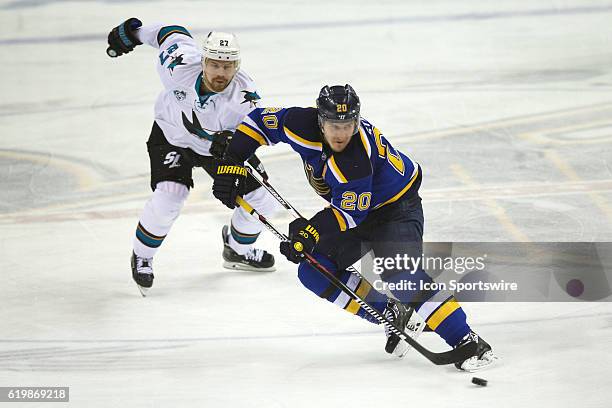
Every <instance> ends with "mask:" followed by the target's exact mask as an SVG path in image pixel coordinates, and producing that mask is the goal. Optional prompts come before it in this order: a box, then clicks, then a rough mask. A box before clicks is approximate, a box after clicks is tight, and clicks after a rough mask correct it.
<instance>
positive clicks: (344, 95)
mask: <svg viewBox="0 0 612 408" xmlns="http://www.w3.org/2000/svg"><path fill="white" fill-rule="evenodd" d="M360 107H361V104H360V103H359V97H358V96H357V93H356V92H355V90H354V89H353V87H352V86H350V85H348V84H346V85H344V86H341V85H334V86H328V85H325V86H324V87H323V88H321V91H320V92H319V97H318V98H317V112H318V116H319V126H321V127H323V121H332V122H348V121H354V122H355V130H357V126H358V124H359V109H360Z"/></svg>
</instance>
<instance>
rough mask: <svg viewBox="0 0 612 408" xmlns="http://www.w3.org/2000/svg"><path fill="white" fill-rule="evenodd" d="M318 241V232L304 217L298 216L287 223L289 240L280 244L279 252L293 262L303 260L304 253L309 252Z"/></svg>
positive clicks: (297, 262)
mask: <svg viewBox="0 0 612 408" xmlns="http://www.w3.org/2000/svg"><path fill="white" fill-rule="evenodd" d="M317 242H319V232H318V231H317V230H316V228H315V227H313V226H312V225H311V224H310V222H309V221H308V220H307V219H305V218H298V219H296V220H293V221H292V222H291V224H289V241H283V242H281V244H280V252H281V254H283V255H285V256H286V257H287V259H288V260H289V261H291V262H293V263H296V264H299V263H300V262H302V261H303V260H304V253H306V252H307V253H311V252H312V250H313V249H314V247H315V245H316V244H317Z"/></svg>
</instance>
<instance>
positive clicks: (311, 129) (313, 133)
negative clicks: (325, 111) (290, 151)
mask: <svg viewBox="0 0 612 408" xmlns="http://www.w3.org/2000/svg"><path fill="white" fill-rule="evenodd" d="M283 127H284V130H285V133H286V134H287V137H289V139H293V138H294V137H297V138H298V140H300V141H302V142H306V143H307V144H309V145H310V144H312V146H313V147H318V150H321V147H322V136H321V131H320V130H319V123H318V121H317V110H316V109H315V108H298V107H294V108H289V109H287V113H286V114H285V118H284V121H283Z"/></svg>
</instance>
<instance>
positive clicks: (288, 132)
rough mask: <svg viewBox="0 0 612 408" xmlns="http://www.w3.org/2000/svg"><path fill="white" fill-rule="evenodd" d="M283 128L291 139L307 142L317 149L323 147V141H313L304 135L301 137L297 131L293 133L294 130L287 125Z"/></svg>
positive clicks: (306, 143) (301, 142)
mask: <svg viewBox="0 0 612 408" xmlns="http://www.w3.org/2000/svg"><path fill="white" fill-rule="evenodd" d="M283 130H284V131H285V134H286V135H287V137H289V139H292V140H293V141H294V142H297V143H300V144H305V145H307V146H309V147H313V148H315V149H317V150H321V149H323V143H321V142H311V141H310V140H306V139H304V138H303V137H300V136H298V135H296V134H295V133H293V132H292V131H290V130H289V129H288V128H287V127H286V126H283Z"/></svg>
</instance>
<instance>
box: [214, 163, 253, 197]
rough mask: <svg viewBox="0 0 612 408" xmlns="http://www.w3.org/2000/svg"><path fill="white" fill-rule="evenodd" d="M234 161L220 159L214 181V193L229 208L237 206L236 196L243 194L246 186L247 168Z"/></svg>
mask: <svg viewBox="0 0 612 408" xmlns="http://www.w3.org/2000/svg"><path fill="white" fill-rule="evenodd" d="M234 163H235V162H234V161H229V160H224V161H220V162H219V165H218V166H217V173H216V174H215V180H214V181H213V187H212V190H213V195H214V196H215V197H216V198H217V199H218V200H219V201H221V202H222V203H223V204H224V205H225V206H226V207H228V208H235V207H236V205H237V204H236V197H238V196H242V195H243V194H244V191H245V187H246V176H247V171H246V168H245V167H244V166H242V165H239V164H234Z"/></svg>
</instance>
